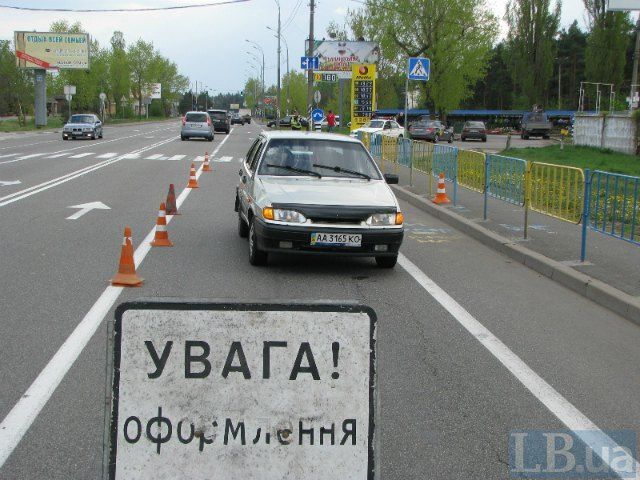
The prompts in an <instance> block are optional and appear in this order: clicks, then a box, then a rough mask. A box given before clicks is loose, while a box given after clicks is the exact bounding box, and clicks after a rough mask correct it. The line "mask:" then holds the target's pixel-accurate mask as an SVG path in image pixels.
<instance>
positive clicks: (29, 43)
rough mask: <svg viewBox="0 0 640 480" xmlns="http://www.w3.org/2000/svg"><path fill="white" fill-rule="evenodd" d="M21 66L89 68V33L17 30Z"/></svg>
mask: <svg viewBox="0 0 640 480" xmlns="http://www.w3.org/2000/svg"><path fill="white" fill-rule="evenodd" d="M14 45H15V47H16V63H17V65H18V67H19V68H52V69H56V68H68V69H78V70H88V69H89V35H88V34H86V33H52V32H14Z"/></svg>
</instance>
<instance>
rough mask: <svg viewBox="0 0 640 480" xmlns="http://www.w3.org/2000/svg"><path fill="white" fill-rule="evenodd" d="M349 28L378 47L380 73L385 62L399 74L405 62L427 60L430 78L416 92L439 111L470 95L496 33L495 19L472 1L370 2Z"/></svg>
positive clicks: (448, 108) (482, 71)
mask: <svg viewBox="0 0 640 480" xmlns="http://www.w3.org/2000/svg"><path fill="white" fill-rule="evenodd" d="M350 24H351V28H352V30H353V31H354V32H356V30H358V29H362V30H364V33H365V35H364V36H365V37H367V38H368V39H371V40H375V41H378V42H380V45H381V48H382V51H383V55H384V59H385V60H384V62H381V65H380V70H381V71H385V70H386V67H387V65H385V62H388V66H389V67H390V68H391V69H392V70H393V71H394V72H396V73H397V74H399V75H402V74H403V73H404V71H405V70H406V62H407V57H418V56H424V57H429V58H430V59H431V77H430V81H429V82H426V84H425V85H423V86H422V88H423V92H424V96H425V99H426V101H427V106H428V107H430V108H431V109H433V110H436V111H439V112H445V111H447V110H452V109H455V108H458V107H459V106H460V103H461V101H462V100H464V99H465V98H467V97H468V96H470V94H471V93H472V87H473V86H474V85H475V84H476V82H477V81H478V80H479V79H481V78H482V77H483V76H484V73H485V69H486V66H487V62H488V60H489V54H490V50H491V46H492V43H493V41H494V39H495V38H496V35H497V31H498V23H497V19H496V18H495V17H494V16H493V15H492V14H491V13H490V11H489V9H488V8H487V7H486V5H485V3H484V2H483V1H478V0H457V1H455V2H442V1H440V0H374V1H370V2H369V3H368V4H367V6H366V7H365V9H363V10H361V11H360V12H359V13H357V14H354V15H352V16H351V17H350ZM388 100H393V99H388Z"/></svg>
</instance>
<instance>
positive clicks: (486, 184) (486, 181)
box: [482, 154, 490, 220]
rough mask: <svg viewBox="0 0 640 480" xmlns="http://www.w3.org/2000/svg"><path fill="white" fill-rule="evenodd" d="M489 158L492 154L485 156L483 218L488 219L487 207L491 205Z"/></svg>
mask: <svg viewBox="0 0 640 480" xmlns="http://www.w3.org/2000/svg"><path fill="white" fill-rule="evenodd" d="M489 158H490V154H489V155H487V154H485V156H484V189H483V190H484V206H483V213H482V218H483V219H484V220H486V219H487V205H488V203H489Z"/></svg>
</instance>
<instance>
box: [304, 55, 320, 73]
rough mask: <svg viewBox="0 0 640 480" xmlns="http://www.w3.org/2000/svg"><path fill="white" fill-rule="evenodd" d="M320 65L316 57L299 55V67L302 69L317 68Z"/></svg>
mask: <svg viewBox="0 0 640 480" xmlns="http://www.w3.org/2000/svg"><path fill="white" fill-rule="evenodd" d="M319 66H320V59H319V58H318V57H300V68H301V69H302V70H317V69H318V67H319Z"/></svg>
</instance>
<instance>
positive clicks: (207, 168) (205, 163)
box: [202, 152, 213, 172]
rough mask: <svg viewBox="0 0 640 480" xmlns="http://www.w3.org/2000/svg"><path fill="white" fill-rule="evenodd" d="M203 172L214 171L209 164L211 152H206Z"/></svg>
mask: <svg viewBox="0 0 640 480" xmlns="http://www.w3.org/2000/svg"><path fill="white" fill-rule="evenodd" d="M202 171H203V172H213V170H212V169H211V165H209V152H204V163H203V164H202Z"/></svg>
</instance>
